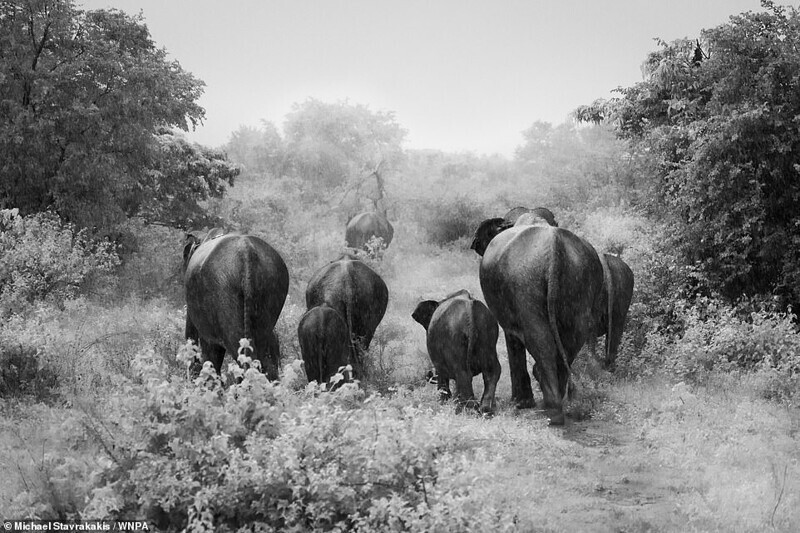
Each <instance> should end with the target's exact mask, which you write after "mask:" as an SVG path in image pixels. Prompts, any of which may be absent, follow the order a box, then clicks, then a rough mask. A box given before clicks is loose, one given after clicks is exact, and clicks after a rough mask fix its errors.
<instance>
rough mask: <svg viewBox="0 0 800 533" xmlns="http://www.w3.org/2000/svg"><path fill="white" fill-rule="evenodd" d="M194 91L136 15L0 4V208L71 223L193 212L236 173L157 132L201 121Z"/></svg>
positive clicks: (36, 0) (184, 220)
mask: <svg viewBox="0 0 800 533" xmlns="http://www.w3.org/2000/svg"><path fill="white" fill-rule="evenodd" d="M202 90H203V83H202V82H201V81H200V80H198V79H196V78H195V77H194V76H192V75H191V74H189V73H187V72H185V71H183V70H182V69H181V67H180V65H179V64H178V63H177V62H176V61H172V60H170V59H168V57H167V53H166V51H165V50H163V49H159V48H157V47H156V45H155V43H154V42H153V41H152V39H151V38H150V34H149V31H148V29H147V26H146V25H145V24H144V22H143V20H142V18H141V16H136V17H132V16H129V15H127V14H125V13H123V12H121V11H117V10H98V11H82V10H80V9H77V8H76V7H75V5H74V3H73V2H72V1H70V0H66V1H63V0H11V1H8V2H2V4H0V154H2V157H0V206H5V207H9V208H11V207H16V208H19V209H20V210H21V212H22V213H31V212H39V211H44V210H55V211H56V212H58V213H59V214H60V215H61V216H62V217H64V218H65V219H67V220H69V221H72V222H74V223H77V224H79V225H81V226H93V225H94V226H108V225H110V224H113V223H115V222H117V221H120V220H121V219H123V218H124V217H126V216H134V215H139V216H144V217H149V218H150V220H151V221H154V222H161V223H171V224H179V225H186V224H190V223H191V222H192V221H193V220H195V219H198V218H201V217H202V212H201V210H200V209H199V207H198V206H197V202H198V201H200V200H203V199H205V198H207V197H208V196H214V195H219V194H221V193H222V191H223V190H224V186H223V183H232V179H233V177H234V176H235V175H236V173H237V170H236V169H235V168H234V167H233V166H232V165H230V164H229V163H228V162H227V161H226V160H225V158H224V156H223V155H222V154H221V153H218V152H214V151H209V150H206V149H203V148H201V147H199V146H193V145H190V144H188V143H185V142H182V143H178V144H180V145H181V147H180V149H177V146H176V144H175V142H174V141H175V136H174V135H173V134H172V133H169V132H168V131H169V130H170V129H173V128H177V129H181V130H188V128H189V127H190V126H191V127H194V126H196V125H197V124H199V123H200V122H201V121H202V119H203V116H204V111H203V109H202V108H201V107H200V106H199V105H198V104H197V99H198V98H199V97H200V95H201V94H202ZM198 159H202V160H203V163H202V164H197V161H198ZM168 207H172V208H174V207H180V209H181V211H177V212H176V211H170V209H168ZM166 213H169V216H168V217H167V218H166V219H165V217H164V215H165V214H166Z"/></svg>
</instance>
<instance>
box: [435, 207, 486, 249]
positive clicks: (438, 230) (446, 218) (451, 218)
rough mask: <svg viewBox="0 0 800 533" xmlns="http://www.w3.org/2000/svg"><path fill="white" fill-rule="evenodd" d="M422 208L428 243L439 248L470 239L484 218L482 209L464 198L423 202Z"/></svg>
mask: <svg viewBox="0 0 800 533" xmlns="http://www.w3.org/2000/svg"><path fill="white" fill-rule="evenodd" d="M422 208H423V212H424V214H423V215H422V217H421V218H422V219H423V220H424V221H425V229H426V232H427V237H428V241H429V242H432V243H434V244H438V245H440V246H441V245H444V244H448V243H451V242H455V241H457V240H458V239H461V238H465V237H466V238H472V236H473V234H474V233H475V229H476V228H477V227H478V224H480V222H481V220H483V219H484V218H486V217H485V216H484V215H485V213H484V209H483V207H481V206H480V205H478V204H476V203H474V202H473V201H472V200H470V199H469V198H467V197H465V196H457V197H456V198H454V199H447V198H444V199H440V200H437V201H432V202H425V203H424V204H423V206H422Z"/></svg>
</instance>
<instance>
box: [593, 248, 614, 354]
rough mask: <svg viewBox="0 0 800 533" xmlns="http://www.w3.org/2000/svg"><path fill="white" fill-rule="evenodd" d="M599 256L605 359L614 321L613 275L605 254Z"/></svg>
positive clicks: (609, 352) (609, 347) (609, 345)
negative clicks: (602, 293)
mask: <svg viewBox="0 0 800 533" xmlns="http://www.w3.org/2000/svg"><path fill="white" fill-rule="evenodd" d="M597 255H598V256H599V257H600V264H602V265H603V279H604V280H605V286H606V342H605V347H606V361H607V360H608V358H609V357H610V356H611V337H612V333H611V332H612V331H613V329H612V327H613V321H614V312H613V311H614V276H613V275H612V273H611V269H610V268H609V266H608V260H607V259H606V254H597Z"/></svg>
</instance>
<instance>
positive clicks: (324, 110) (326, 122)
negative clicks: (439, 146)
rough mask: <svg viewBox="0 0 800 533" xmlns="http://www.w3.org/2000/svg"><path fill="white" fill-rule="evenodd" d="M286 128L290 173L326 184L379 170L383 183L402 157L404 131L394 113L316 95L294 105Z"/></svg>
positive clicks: (347, 181)
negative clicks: (329, 101)
mask: <svg viewBox="0 0 800 533" xmlns="http://www.w3.org/2000/svg"><path fill="white" fill-rule="evenodd" d="M283 130H284V134H285V142H286V150H287V158H288V162H287V163H288V169H289V171H290V172H292V173H293V174H294V175H296V176H299V177H302V178H303V179H306V180H309V181H312V182H314V183H316V184H318V185H322V186H324V187H326V188H332V187H336V186H343V185H344V186H346V185H354V181H353V180H356V181H357V180H360V179H362V178H363V177H365V176H369V175H371V174H372V173H373V172H375V171H376V170H378V171H379V172H378V175H377V176H376V177H378V181H380V173H381V172H386V171H389V170H391V169H393V168H396V167H397V165H398V164H399V162H400V161H401V160H402V157H403V151H402V143H403V139H404V138H405V135H406V131H405V130H404V129H403V128H401V127H400V125H399V124H398V123H397V122H396V121H395V118H394V114H393V113H391V112H383V111H377V112H373V111H371V110H370V109H369V108H368V107H367V106H363V105H354V104H350V103H348V102H346V101H344V102H337V103H334V104H329V103H325V102H320V101H319V100H315V99H313V98H312V99H309V100H306V101H305V102H303V103H302V104H295V105H294V107H293V109H292V112H291V113H289V115H287V117H286V122H285V123H284V127H283Z"/></svg>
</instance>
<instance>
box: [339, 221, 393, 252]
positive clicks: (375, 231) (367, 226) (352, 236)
mask: <svg viewBox="0 0 800 533" xmlns="http://www.w3.org/2000/svg"><path fill="white" fill-rule="evenodd" d="M373 237H380V238H381V239H383V245H384V247H386V246H389V243H391V242H392V237H394V227H393V226H392V224H391V223H390V222H389V220H388V219H387V218H386V215H385V213H377V212H374V211H367V212H365V213H359V214H357V215H354V216H352V217H351V218H350V220H348V221H347V226H346V227H345V231H344V240H345V244H346V246H348V247H350V248H355V249H358V250H366V244H367V243H368V242H369V241H370V239H372V238H373Z"/></svg>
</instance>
